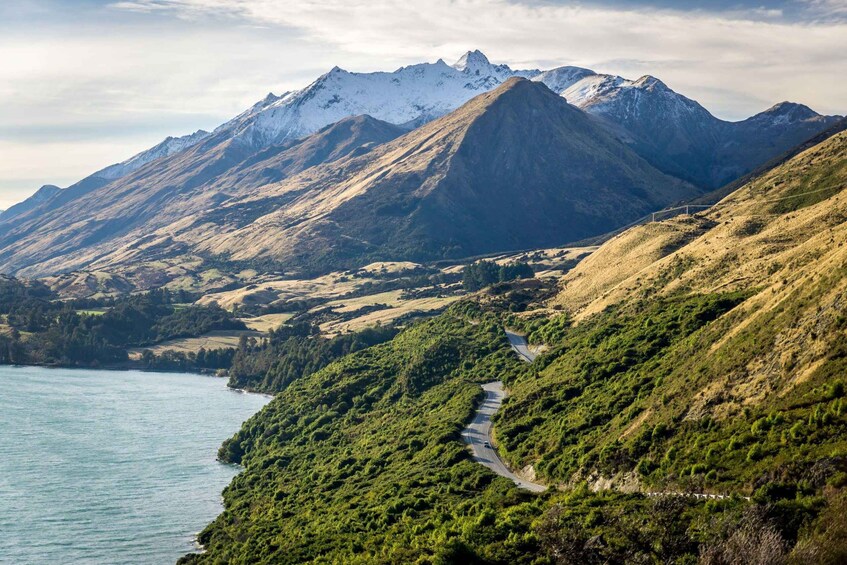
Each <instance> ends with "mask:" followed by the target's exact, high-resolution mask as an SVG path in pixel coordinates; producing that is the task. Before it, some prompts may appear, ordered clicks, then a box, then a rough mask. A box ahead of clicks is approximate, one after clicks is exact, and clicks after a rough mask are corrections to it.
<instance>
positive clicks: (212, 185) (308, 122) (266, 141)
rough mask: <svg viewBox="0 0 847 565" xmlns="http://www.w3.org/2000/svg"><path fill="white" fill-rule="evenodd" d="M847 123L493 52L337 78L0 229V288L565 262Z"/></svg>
mask: <svg viewBox="0 0 847 565" xmlns="http://www.w3.org/2000/svg"><path fill="white" fill-rule="evenodd" d="M553 94H555V95H558V96H554V95H553ZM475 97H476V98H475ZM472 99H473V100H472ZM469 101H470V102H469ZM457 108H458V110H457ZM837 120H838V117H836V116H820V115H819V114H816V113H815V112H813V111H812V110H810V109H809V108H806V107H805V106H802V105H799V104H792V103H782V104H778V105H776V106H774V107H773V108H771V109H770V110H767V111H765V112H763V113H761V114H757V115H756V116H753V117H751V118H749V119H747V120H744V121H741V122H725V121H722V120H719V119H717V118H715V117H714V116H712V115H711V114H710V113H709V112H708V111H707V110H706V109H705V108H703V107H702V106H700V105H699V104H698V103H696V102H695V101H693V100H690V99H688V98H686V97H684V96H682V95H680V94H678V93H676V92H674V91H673V90H671V89H670V88H668V87H667V86H666V85H665V84H664V83H662V82H661V81H659V80H658V79H656V78H654V77H649V76H647V77H642V78H640V79H638V80H636V81H630V80H626V79H623V78H621V77H615V76H610V75H602V74H597V73H595V72H594V71H591V70H588V69H582V68H578V67H560V68H557V69H553V70H550V71H544V72H542V71H539V70H518V71H515V70H512V69H510V68H509V67H507V66H505V65H493V64H491V63H490V62H489V61H488V59H487V58H486V57H485V56H484V55H483V54H482V53H480V52H479V51H473V52H468V53H467V54H465V55H464V56H463V57H462V58H461V59H460V60H459V61H458V62H457V63H456V64H454V65H452V66H451V65H447V64H446V63H444V61H441V60H439V61H438V62H436V63H432V64H420V65H412V66H408V67H403V68H401V69H398V70H397V71H394V72H391V73H385V72H381V73H350V72H347V71H344V70H341V69H339V68H337V67H336V68H334V69H332V70H331V71H330V72H328V73H326V74H325V75H323V76H321V77H320V78H318V79H317V80H316V81H315V82H313V83H312V84H310V85H309V86H307V87H306V88H304V89H302V90H299V91H294V92H288V93H284V94H283V95H281V96H275V95H272V94H271V95H268V96H267V97H266V98H265V99H263V100H262V101H260V102H258V103H257V104H255V105H254V106H252V107H251V108H249V109H248V110H247V111H245V112H243V113H242V114H240V115H239V116H236V117H235V118H234V119H232V120H230V121H228V122H226V123H224V124H222V125H221V126H219V127H218V128H216V129H214V130H213V131H212V132H211V133H208V132H205V131H202V130H201V131H198V132H195V133H194V134H191V135H189V136H185V137H179V138H168V139H166V140H165V141H163V142H162V143H160V144H159V145H157V146H155V147H154V148H151V149H150V150H148V151H145V152H142V153H140V154H138V155H136V156H134V157H132V158H131V159H128V160H127V161H124V162H122V163H118V164H116V165H112V166H110V167H107V168H105V169H103V170H101V171H98V172H97V173H94V174H93V175H91V176H89V177H87V178H86V179H83V180H82V181H80V182H79V183H76V184H75V185H72V186H70V187H68V188H66V189H56V188H55V187H44V188H43V189H41V190H40V191H39V192H38V193H37V194H36V195H34V196H33V197H31V198H30V199H28V200H27V201H25V202H23V203H21V204H19V205H17V206H15V207H13V208H11V209H10V210H8V211H6V212H4V213H3V214H2V215H0V269H2V270H3V271H6V272H16V273H21V274H24V275H27V276H41V275H46V274H53V273H57V272H66V271H70V270H75V269H90V268H111V267H115V266H117V265H125V264H128V263H129V262H136V263H137V262H138V261H155V260H157V259H161V258H163V257H176V256H181V255H191V256H200V257H203V258H206V259H210V258H217V259H225V260H227V261H253V260H256V259H261V260H263V261H271V262H274V263H275V264H279V265H281V266H283V267H284V268H289V267H293V268H297V269H307V270H312V269H314V270H317V271H320V270H325V269H327V268H330V267H337V266H342V265H343V266H352V265H355V264H361V262H362V261H365V260H370V259H405V258H416V259H432V258H441V257H460V256H464V255H472V254H477V253H485V252H491V251H500V250H504V249H517V248H528V247H533V246H536V245H548V244H561V243H565V242H567V241H571V240H574V239H579V238H581V237H585V236H589V235H595V234H597V233H602V232H603V231H606V230H609V229H612V228H615V227H618V226H620V225H623V224H625V223H627V222H629V221H632V220H634V219H636V218H637V217H638V216H640V215H642V214H644V213H647V212H649V211H651V210H655V209H658V208H661V207H663V206H665V205H667V204H670V203H673V202H676V201H680V200H684V199H687V198H691V197H694V196H697V195H700V194H703V193H705V192H708V191H710V190H713V189H715V188H718V187H720V186H722V185H723V184H725V183H727V182H730V181H732V180H735V179H736V178H738V177H740V176H742V175H744V174H745V173H747V172H749V171H751V170H753V169H754V168H756V167H757V166H759V165H761V164H762V163H764V162H765V161H767V160H769V159H771V158H773V157H774V156H776V155H779V154H780V153H783V152H784V151H786V150H788V149H789V148H791V147H793V146H794V145H796V144H798V143H801V142H803V141H804V140H806V139H807V138H809V137H812V136H814V135H815V134H817V133H819V132H821V131H823V130H824V129H826V128H827V127H829V126H830V125H832V124H833V123H834V122H835V121H837ZM407 132H408V133H407Z"/></svg>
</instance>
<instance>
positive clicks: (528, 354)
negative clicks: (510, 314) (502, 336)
mask: <svg viewBox="0 0 847 565" xmlns="http://www.w3.org/2000/svg"><path fill="white" fill-rule="evenodd" d="M506 337H507V338H509V345H511V346H512V349H514V350H515V353H517V354H518V356H519V357H520V358H521V359H523V360H524V361H526V362H527V363H532V362H533V361H535V358H536V357H538V354H537V353H533V352H532V351H531V350H530V349H529V344H527V342H526V338H525V337H524V336H522V335H518V334H516V333H514V332H510V331H509V330H506Z"/></svg>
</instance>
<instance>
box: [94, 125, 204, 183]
mask: <svg viewBox="0 0 847 565" xmlns="http://www.w3.org/2000/svg"><path fill="white" fill-rule="evenodd" d="M207 137H209V132H207V131H203V130H202V129H201V130H197V131H196V132H194V133H192V134H189V135H184V136H182V137H167V138H166V139H165V140H164V141H162V142H161V143H159V144H158V145H155V146H153V147H151V148H150V149H147V150H146V151H142V152H141V153H139V154H137V155H134V156H133V157H130V158H129V159H127V160H126V161H122V162H120V163H116V164H114V165H110V166H108V167H106V168H105V169H101V170H99V171H97V172H96V173H94V174H93V175H91V176H93V177H99V178H102V179H107V180H114V179H117V178H120V177H122V176H125V175H128V174H129V173H131V172H133V171H135V170H137V169H140V168H141V167H143V166H144V165H146V164H147V163H149V162H151V161H155V160H156V159H160V158H162V157H167V156H168V155H173V154H174V153H179V152H180V151H184V150H185V149H188V148H189V147H191V146H192V145H196V144H197V143H200V142H201V141H203V140H204V139H206V138H207Z"/></svg>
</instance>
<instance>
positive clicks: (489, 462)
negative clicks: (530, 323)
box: [462, 338, 547, 492]
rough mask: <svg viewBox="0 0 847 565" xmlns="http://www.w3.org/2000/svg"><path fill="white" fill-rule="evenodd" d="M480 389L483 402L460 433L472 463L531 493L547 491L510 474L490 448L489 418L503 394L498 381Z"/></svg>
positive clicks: (545, 488) (496, 408)
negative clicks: (470, 455)
mask: <svg viewBox="0 0 847 565" xmlns="http://www.w3.org/2000/svg"><path fill="white" fill-rule="evenodd" d="M510 341H511V338H510ZM482 389H483V390H484V391H485V400H484V401H483V402H482V405H481V406H480V407H479V409H478V410H477V411H476V415H475V416H474V419H473V421H472V422H471V423H470V424H469V425H468V427H467V428H465V431H463V432H462V439H464V440H465V443H467V444H468V445H469V446H470V448H471V451H472V452H473V458H474V461H476V462H477V463H480V464H482V465H485V466H486V467H488V468H489V469H491V470H492V471H494V472H495V473H497V474H498V475H500V476H501V477H506V478H507V479H511V480H512V481H513V482H514V483H515V484H516V485H517V486H519V487H520V488H523V489H526V490H529V491H532V492H543V491H545V490H547V487H546V486H544V485H539V484H535V483H530V482H528V481H525V480H523V479H521V478H520V477H518V476H517V475H515V474H514V473H513V472H511V471H510V470H509V468H508V467H507V466H506V464H505V463H503V461H502V460H501V459H500V456H499V455H497V451H496V450H495V449H494V448H493V447H491V445H492V443H491V416H492V415H494V413H495V412H497V410H499V409H500V406H501V405H502V404H503V397H504V396H505V393H504V392H503V383H502V382H500V381H495V382H492V383H488V384H484V385H482ZM486 443H487V444H488V445H487V446H486Z"/></svg>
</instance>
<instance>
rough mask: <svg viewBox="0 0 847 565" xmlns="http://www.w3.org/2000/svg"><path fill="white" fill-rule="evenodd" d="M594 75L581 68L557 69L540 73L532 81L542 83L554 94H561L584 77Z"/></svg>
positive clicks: (588, 70) (592, 72) (590, 71)
mask: <svg viewBox="0 0 847 565" xmlns="http://www.w3.org/2000/svg"><path fill="white" fill-rule="evenodd" d="M596 74H597V73H595V72H594V71H592V70H590V69H583V68H582V67H557V68H555V69H550V70H549V71H544V72H542V73H540V74H539V75H537V76H535V77H533V78H532V80H534V81H537V82H542V83H544V84H545V85H546V86H547V88H549V89H550V90H552V91H553V92H555V93H556V94H561V93H563V92H564V91H565V90H567V89H568V88H570V87H571V86H573V85H574V84H576V83H577V82H579V81H580V80H582V79H584V78H585V77H589V76H594V75H596Z"/></svg>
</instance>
